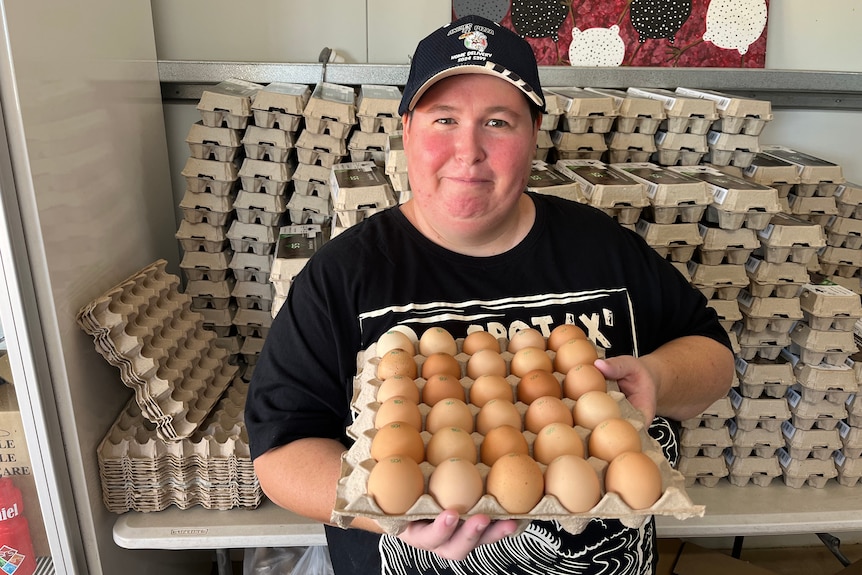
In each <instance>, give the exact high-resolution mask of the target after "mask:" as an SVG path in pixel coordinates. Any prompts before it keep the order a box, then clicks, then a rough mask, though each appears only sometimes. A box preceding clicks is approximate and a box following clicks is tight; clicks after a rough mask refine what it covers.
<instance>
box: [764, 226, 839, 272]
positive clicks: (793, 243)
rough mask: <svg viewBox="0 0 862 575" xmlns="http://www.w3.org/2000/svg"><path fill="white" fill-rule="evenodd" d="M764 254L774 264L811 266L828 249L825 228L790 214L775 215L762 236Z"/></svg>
mask: <svg viewBox="0 0 862 575" xmlns="http://www.w3.org/2000/svg"><path fill="white" fill-rule="evenodd" d="M757 235H758V237H759V239H760V248H761V249H760V252H762V254H763V259H765V260H766V261H768V262H771V263H781V262H785V261H792V262H795V263H801V264H807V263H808V262H809V261H811V258H812V257H813V256H814V255H815V254H816V253H817V250H819V249H820V248H822V247H823V246H825V245H826V236H825V234H824V232H823V227H822V226H820V225H817V224H813V223H811V222H809V221H806V220H801V219H799V218H795V217H793V216H790V215H787V214H780V213H779V214H775V215H774V216H772V218H771V219H770V220H769V224H768V225H767V226H766V227H765V228H763V229H762V230H760V231H759V232H758V234H757Z"/></svg>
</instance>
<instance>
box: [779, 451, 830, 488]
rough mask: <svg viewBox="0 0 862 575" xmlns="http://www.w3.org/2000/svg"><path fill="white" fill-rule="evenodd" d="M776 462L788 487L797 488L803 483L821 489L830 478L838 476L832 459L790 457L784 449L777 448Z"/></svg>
mask: <svg viewBox="0 0 862 575" xmlns="http://www.w3.org/2000/svg"><path fill="white" fill-rule="evenodd" d="M777 456H778V463H779V464H780V465H781V475H782V477H783V478H784V483H785V485H787V486H788V487H792V488H794V489H799V488H801V487H803V486H804V485H806V484H807V485H808V486H809V487H813V488H815V489H822V488H823V487H825V486H826V483H828V482H829V480H830V479H833V478H835V477H837V476H838V470H837V469H836V468H835V461H834V460H832V459H816V458H811V459H799V458H795V457H792V456H791V455H790V453H789V452H788V451H787V450H786V449H783V448H782V449H779V450H778V453H777Z"/></svg>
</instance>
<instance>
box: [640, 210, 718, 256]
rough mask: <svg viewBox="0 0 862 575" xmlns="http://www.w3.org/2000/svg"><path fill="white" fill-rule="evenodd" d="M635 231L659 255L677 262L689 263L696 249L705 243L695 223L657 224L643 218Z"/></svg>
mask: <svg viewBox="0 0 862 575" xmlns="http://www.w3.org/2000/svg"><path fill="white" fill-rule="evenodd" d="M635 231H636V232H637V233H638V235H640V236H641V237H642V238H644V240H645V241H646V243H647V244H649V246H650V247H652V248H653V249H654V250H655V251H656V252H658V253H659V255H661V256H662V257H664V258H667V259H670V260H671V261H675V262H687V261H689V260H690V259H691V258H692V256H693V255H694V250H695V248H696V247H697V246H699V245H701V244H702V243H703V238H702V237H701V235H700V232H699V230H698V227H697V224H695V223H691V224H685V223H679V224H656V223H654V222H650V221H647V220H645V219H643V218H641V219H640V220H638V223H637V225H636V226H635Z"/></svg>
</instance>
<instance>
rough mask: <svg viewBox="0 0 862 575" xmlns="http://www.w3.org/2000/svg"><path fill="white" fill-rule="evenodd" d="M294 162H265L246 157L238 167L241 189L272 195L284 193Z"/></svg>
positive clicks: (291, 174)
mask: <svg viewBox="0 0 862 575" xmlns="http://www.w3.org/2000/svg"><path fill="white" fill-rule="evenodd" d="M295 170H296V164H295V162H291V161H287V162H267V161H265V160H254V159H252V158H246V159H244V160H243V161H242V166H240V168H239V178H240V181H241V182H242V189H243V190H245V191H247V192H262V193H267V194H272V195H274V196H279V195H284V194H285V192H286V190H287V184H288V183H289V182H290V180H291V177H292V176H293V173H294V171H295Z"/></svg>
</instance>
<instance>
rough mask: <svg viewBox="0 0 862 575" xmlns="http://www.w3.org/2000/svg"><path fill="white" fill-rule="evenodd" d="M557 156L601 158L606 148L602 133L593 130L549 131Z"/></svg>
mask: <svg viewBox="0 0 862 575" xmlns="http://www.w3.org/2000/svg"><path fill="white" fill-rule="evenodd" d="M551 141H552V142H553V143H554V148H555V150H556V154H557V157H558V158H559V159H561V160H594V161H599V160H601V158H602V156H603V155H604V153H605V152H606V151H607V149H608V144H607V142H606V141H605V136H604V134H597V133H593V132H589V133H584V134H577V133H573V132H564V131H562V130H554V131H553V132H551Z"/></svg>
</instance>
